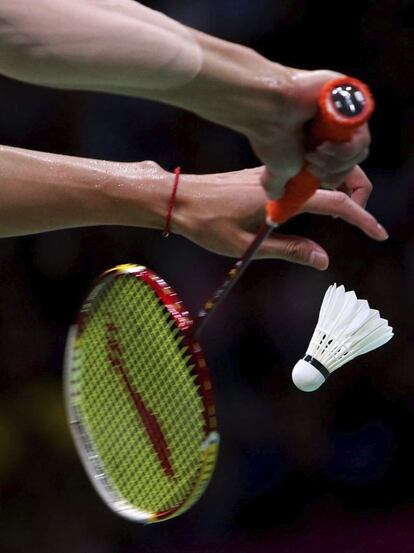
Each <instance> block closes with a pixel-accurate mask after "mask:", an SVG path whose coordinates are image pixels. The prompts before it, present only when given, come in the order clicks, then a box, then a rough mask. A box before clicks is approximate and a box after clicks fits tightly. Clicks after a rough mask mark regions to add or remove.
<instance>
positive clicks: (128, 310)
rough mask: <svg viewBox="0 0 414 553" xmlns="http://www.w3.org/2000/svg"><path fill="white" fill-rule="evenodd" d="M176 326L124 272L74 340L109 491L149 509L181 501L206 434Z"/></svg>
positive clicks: (86, 414) (82, 403)
mask: <svg viewBox="0 0 414 553" xmlns="http://www.w3.org/2000/svg"><path fill="white" fill-rule="evenodd" d="M173 325H174V323H173V319H172V316H171V315H170V314H169V312H168V311H167V309H166V308H165V306H164V304H162V303H160V302H159V300H158V297H157V296H156V294H155V293H154V292H153V290H152V289H151V288H150V287H149V286H148V285H146V284H145V283H144V282H142V281H139V280H137V279H136V278H135V277H133V276H131V277H125V276H124V277H122V278H116V279H115V280H114V282H113V284H112V285H111V286H110V287H109V288H108V289H105V290H104V291H103V293H102V295H101V297H100V298H99V300H98V301H97V302H96V303H95V305H94V308H93V311H92V312H91V313H90V314H89V316H88V319H87V321H86V323H85V327H84V331H83V333H82V334H81V335H80V337H79V338H78V340H77V341H78V344H77V347H78V352H77V354H78V355H79V358H80V366H81V367H84V368H85V370H84V371H81V375H83V378H82V376H81V378H80V382H79V384H78V388H79V395H78V397H79V401H78V404H79V405H78V408H80V409H81V411H82V416H83V418H84V420H85V421H86V426H87V431H88V433H89V434H90V436H91V438H92V441H93V443H94V445H95V448H96V451H97V454H98V455H99V457H100V459H101V461H102V465H103V468H104V471H105V474H106V476H107V478H108V479H109V480H110V481H111V482H112V483H113V485H114V488H116V489H117V490H118V491H119V493H120V495H121V497H123V498H124V499H126V500H127V501H128V502H129V503H131V504H133V505H137V506H139V508H140V509H141V510H144V511H147V512H158V511H162V510H168V509H171V508H173V507H174V506H175V505H178V504H181V503H182V502H183V500H184V499H185V497H186V496H187V494H189V492H190V491H191V487H192V486H193V483H194V480H195V479H196V478H197V468H198V466H199V457H200V447H201V445H202V442H203V440H204V436H205V434H204V431H203V405H202V402H201V399H200V397H199V395H198V393H197V388H196V387H195V386H194V382H193V380H194V376H193V374H192V370H191V369H192V367H191V364H190V359H191V357H190V356H189V353H188V351H187V348H186V347H185V344H184V343H183V341H182V340H181V334H180V333H179V332H178V330H176V329H175V327H174V326H173ZM137 332H139V336H138V338H139V339H138V340H137ZM166 366H168V370H167V371H166V370H165V367H166ZM134 394H135V395H134ZM134 398H135V399H134ZM140 401H141V402H142V403H143V406H141V408H142V409H143V411H142V410H141V411H140V410H139V409H138V408H137V403H139V402H140ZM143 413H144V414H143ZM145 418H147V421H146V422H145ZM155 442H156V443H155ZM137 467H139V470H137ZM168 467H170V468H168Z"/></svg>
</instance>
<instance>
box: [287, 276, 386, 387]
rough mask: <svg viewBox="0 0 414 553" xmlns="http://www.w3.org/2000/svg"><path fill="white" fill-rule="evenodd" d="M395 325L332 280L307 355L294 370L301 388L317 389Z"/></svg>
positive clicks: (381, 340)
mask: <svg viewBox="0 0 414 553" xmlns="http://www.w3.org/2000/svg"><path fill="white" fill-rule="evenodd" d="M393 335H394V334H393V329H392V328H391V327H390V326H389V324H388V321H387V320H386V319H382V318H381V317H380V314H379V312H378V311H376V310H375V309H370V307H369V305H368V302H367V301H366V300H359V299H358V298H357V297H356V295H355V292H353V291H352V292H346V291H345V288H344V287H343V286H339V287H338V286H336V284H333V285H332V286H330V287H329V288H328V290H327V291H326V293H325V297H324V298H323V301H322V305H321V310H320V312H319V319H318V323H317V325H316V328H315V332H314V333H313V336H312V338H311V341H310V343H309V346H308V349H307V350H306V355H305V356H304V357H303V358H302V359H300V360H299V361H298V362H297V363H296V365H295V367H294V368H293V371H292V380H293V382H294V384H295V386H297V387H298V388H299V389H300V390H302V391H304V392H313V391H314V390H317V389H318V388H319V387H320V386H321V385H322V384H323V383H324V382H325V380H326V379H327V378H328V376H329V375H330V374H331V373H332V372H333V371H336V369H339V367H342V365H344V364H345V363H347V362H348V361H351V359H354V358H355V357H358V356H359V355H362V354H363V353H367V352H368V351H371V350H373V349H376V348H379V347H380V346H382V345H383V344H385V343H386V342H388V340H390V339H391V338H392V336H393Z"/></svg>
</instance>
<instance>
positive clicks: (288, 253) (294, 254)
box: [239, 232, 329, 271]
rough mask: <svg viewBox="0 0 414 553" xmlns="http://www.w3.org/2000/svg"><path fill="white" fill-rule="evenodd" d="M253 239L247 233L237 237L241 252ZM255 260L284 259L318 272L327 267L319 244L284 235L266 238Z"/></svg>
mask: <svg viewBox="0 0 414 553" xmlns="http://www.w3.org/2000/svg"><path fill="white" fill-rule="evenodd" d="M253 237H254V236H253V235H252V234H250V233H248V232H245V233H242V234H241V235H240V236H239V238H240V239H241V246H242V250H243V251H245V249H246V247H247V246H248V245H249V244H250V243H251V242H252V239H253ZM256 259H284V260H285V261H290V262H291V263H298V264H300V265H307V266H308V267H313V268H314V269H318V270H319V271H324V270H326V269H327V268H328V265H329V257H328V254H327V253H326V251H325V250H324V249H323V248H322V247H321V246H320V245H319V244H317V243H316V242H313V241H312V240H309V239H308V238H303V237H301V236H287V235H284V234H283V235H282V234H275V235H272V236H270V237H269V238H267V239H266V240H265V241H264V242H263V244H262V245H261V246H260V248H259V251H258V252H257V253H256Z"/></svg>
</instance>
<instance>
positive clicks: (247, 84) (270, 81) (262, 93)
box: [155, 30, 295, 138]
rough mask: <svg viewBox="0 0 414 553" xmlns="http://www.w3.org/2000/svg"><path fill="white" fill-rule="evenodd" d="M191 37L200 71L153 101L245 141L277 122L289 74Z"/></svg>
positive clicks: (244, 51)
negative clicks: (223, 128) (224, 128)
mask: <svg viewBox="0 0 414 553" xmlns="http://www.w3.org/2000/svg"><path fill="white" fill-rule="evenodd" d="M191 32H192V33H193V37H194V38H195V39H196V40H197V42H198V44H199V46H200V48H201V52H202V65H201V68H200V70H199V72H198V73H197V74H196V75H195V76H194V78H193V79H192V80H191V81H190V82H188V83H187V84H185V85H184V86H182V87H180V88H176V89H174V90H169V91H163V92H161V93H159V94H158V96H159V98H158V99H160V100H163V101H165V102H167V103H171V104H173V105H176V106H179V107H183V108H185V109H189V110H190V111H192V112H194V113H196V114H197V115H200V116H201V117H203V118H205V119H207V120H210V121H213V122H215V123H218V124H221V125H224V126H227V127H229V128H232V129H234V130H236V131H238V132H242V133H243V134H245V135H247V136H248V137H249V138H250V137H253V136H254V135H255V134H256V133H261V132H263V131H262V128H263V127H266V126H269V125H271V124H274V122H275V121H276V122H278V123H280V122H283V120H284V118H285V115H286V103H287V102H289V101H291V98H292V95H291V88H292V75H294V74H295V70H293V69H291V68H288V67H285V66H283V65H280V64H277V63H273V62H271V61H269V60H267V59H266V58H264V57H263V56H261V55H260V54H259V53H257V52H256V51H254V50H252V49H250V48H248V47H245V46H242V45H240V44H235V43H232V42H227V41H224V40H221V39H218V38H216V37H212V36H210V35H206V34H204V33H200V32H198V31H194V30H191ZM155 99H157V98H155Z"/></svg>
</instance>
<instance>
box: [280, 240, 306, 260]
mask: <svg viewBox="0 0 414 553" xmlns="http://www.w3.org/2000/svg"><path fill="white" fill-rule="evenodd" d="M285 251H286V256H287V257H288V258H289V259H293V260H295V261H304V260H306V259H307V258H308V252H307V250H306V248H305V247H304V245H303V244H301V243H300V242H297V241H296V240H290V241H289V242H287V243H286V250H285Z"/></svg>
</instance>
